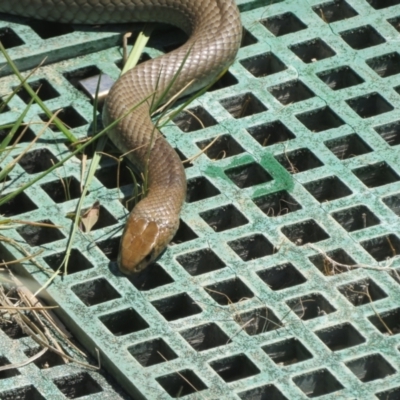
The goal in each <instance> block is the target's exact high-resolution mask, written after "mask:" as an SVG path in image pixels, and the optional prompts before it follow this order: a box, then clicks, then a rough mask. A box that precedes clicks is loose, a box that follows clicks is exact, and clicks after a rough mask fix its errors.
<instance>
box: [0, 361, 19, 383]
mask: <svg viewBox="0 0 400 400" xmlns="http://www.w3.org/2000/svg"><path fill="white" fill-rule="evenodd" d="M6 365H11V362H10V361H9V360H8V358H7V357H4V356H0V367H4V366H6ZM17 375H21V373H20V372H19V371H18V369H17V368H10V369H6V370H4V371H0V380H1V379H7V378H12V377H13V376H17Z"/></svg>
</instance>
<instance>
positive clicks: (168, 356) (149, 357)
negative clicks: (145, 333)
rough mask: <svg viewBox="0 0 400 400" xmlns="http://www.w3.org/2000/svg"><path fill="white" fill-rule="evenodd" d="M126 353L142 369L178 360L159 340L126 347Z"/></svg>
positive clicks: (161, 340)
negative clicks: (127, 352)
mask: <svg viewBox="0 0 400 400" xmlns="http://www.w3.org/2000/svg"><path fill="white" fill-rule="evenodd" d="M128 351H129V353H130V354H131V356H132V357H134V358H135V360H136V361H137V362H138V363H139V364H140V365H141V366H142V367H150V366H152V365H155V364H160V363H163V362H166V361H170V360H174V359H176V358H178V356H177V355H176V354H175V352H174V351H173V350H172V349H171V347H169V346H168V345H167V343H165V342H164V340H163V339H161V338H158V339H153V340H149V341H148V342H143V343H138V344H135V345H134V346H130V347H128Z"/></svg>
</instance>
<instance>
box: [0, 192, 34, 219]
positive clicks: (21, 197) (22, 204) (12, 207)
mask: <svg viewBox="0 0 400 400" xmlns="http://www.w3.org/2000/svg"><path fill="white" fill-rule="evenodd" d="M9 194H11V193H9ZM7 196H8V195H7ZM3 197H5V196H3ZM37 208H38V207H37V206H36V204H35V203H33V202H32V200H31V199H30V198H29V196H28V195H27V194H26V193H24V192H22V193H20V194H17V195H16V196H15V197H13V198H12V199H11V200H9V201H7V202H6V203H4V204H2V205H0V214H2V216H3V217H12V216H14V215H18V214H23V213H26V212H29V211H33V210H36V209H37Z"/></svg>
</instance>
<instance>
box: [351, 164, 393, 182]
mask: <svg viewBox="0 0 400 400" xmlns="http://www.w3.org/2000/svg"><path fill="white" fill-rule="evenodd" d="M352 172H353V174H354V175H355V176H356V177H357V178H358V179H359V180H360V181H361V182H362V183H363V184H364V185H365V186H367V187H368V188H374V187H379V186H383V185H387V184H389V183H394V182H397V181H399V180H400V177H399V175H398V174H397V173H396V172H395V171H394V170H393V169H392V168H391V167H390V166H389V165H388V164H386V162H385V161H382V162H379V163H376V164H370V165H368V166H366V167H361V168H356V169H353V170H352Z"/></svg>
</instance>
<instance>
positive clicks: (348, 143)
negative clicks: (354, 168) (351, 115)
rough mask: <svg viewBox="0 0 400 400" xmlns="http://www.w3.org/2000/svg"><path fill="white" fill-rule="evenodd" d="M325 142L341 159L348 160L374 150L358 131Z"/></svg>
mask: <svg viewBox="0 0 400 400" xmlns="http://www.w3.org/2000/svg"><path fill="white" fill-rule="evenodd" d="M324 144H325V146H326V147H327V148H328V149H329V150H330V151H331V152H332V153H333V154H334V155H335V156H336V157H337V158H338V159H339V160H346V159H348V158H352V157H357V156H360V155H362V154H367V153H370V152H371V151H373V150H372V149H371V147H370V146H369V145H368V144H367V143H365V142H364V140H362V139H361V138H360V136H358V135H357V134H356V133H353V134H351V135H346V136H342V137H340V138H337V139H332V140H327V141H326V142H324Z"/></svg>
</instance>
